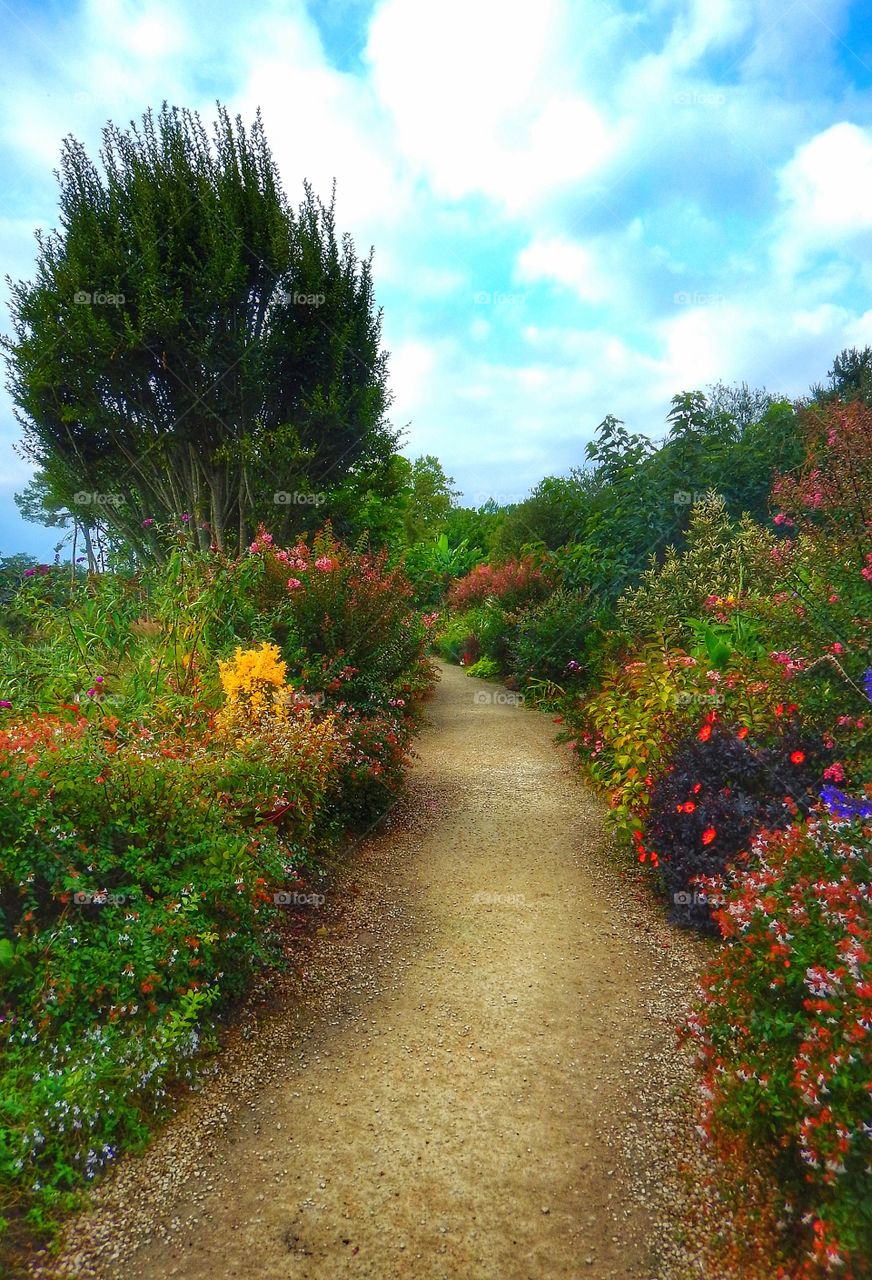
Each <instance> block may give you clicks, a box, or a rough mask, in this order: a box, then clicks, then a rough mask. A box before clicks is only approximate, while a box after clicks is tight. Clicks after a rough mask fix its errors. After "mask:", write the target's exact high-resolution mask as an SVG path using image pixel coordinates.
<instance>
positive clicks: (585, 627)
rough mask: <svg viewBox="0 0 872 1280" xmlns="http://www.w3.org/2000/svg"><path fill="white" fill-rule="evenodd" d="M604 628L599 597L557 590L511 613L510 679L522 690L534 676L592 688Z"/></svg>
mask: <svg viewBox="0 0 872 1280" xmlns="http://www.w3.org/2000/svg"><path fill="white" fill-rule="evenodd" d="M606 625H607V615H606V614H605V613H604V612H603V611H602V610H601V608H600V606H599V602H598V600H597V597H595V596H591V595H590V594H589V593H586V592H584V591H570V590H568V589H567V588H565V587H558V588H557V589H556V590H555V591H553V592H552V593H551V595H550V596H548V598H547V599H546V600H542V601H539V602H537V603H533V604H529V605H527V607H526V608H524V609H523V610H519V611H518V612H517V613H515V614H514V627H513V630H512V633H511V635H510V638H509V642H508V650H509V666H510V669H511V672H512V675H513V676H514V677H515V678H516V679H517V680H518V681H519V683H520V684H521V685H522V686H523V685H524V684H526V683H527V681H529V680H531V679H533V678H534V677H535V678H539V679H546V680H554V681H556V682H558V683H562V682H565V681H567V680H568V681H571V682H572V683H575V684H580V683H581V682H582V680H584V681H585V682H587V683H591V682H592V681H593V679H594V677H595V676H596V674H597V673H598V671H599V670H600V668H601V666H602V661H603V654H604V650H605V648H606V638H605V632H606Z"/></svg>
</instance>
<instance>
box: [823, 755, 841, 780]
mask: <svg viewBox="0 0 872 1280" xmlns="http://www.w3.org/2000/svg"><path fill="white" fill-rule="evenodd" d="M824 777H825V778H826V780H827V782H844V781H845V770H844V768H843V766H842V765H841V763H840V762H839V761H838V760H835V761H833V763H832V764H830V765H827V767H826V769H824Z"/></svg>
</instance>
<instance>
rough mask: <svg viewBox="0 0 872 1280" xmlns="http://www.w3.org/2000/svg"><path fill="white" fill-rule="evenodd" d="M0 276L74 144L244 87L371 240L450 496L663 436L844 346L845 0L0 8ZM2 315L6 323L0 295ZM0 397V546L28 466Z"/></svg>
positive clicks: (17, 531)
mask: <svg viewBox="0 0 872 1280" xmlns="http://www.w3.org/2000/svg"><path fill="white" fill-rule="evenodd" d="M0 48H3V50H4V66H3V69H2V77H0V268H2V269H0V276H5V275H6V274H8V275H10V276H11V277H12V278H13V279H29V278H31V277H32V274H33V264H34V258H35V243H34V230H35V229H36V228H38V227H41V228H43V229H45V230H48V229H49V228H53V227H55V226H56V225H57V214H58V205H57V183H56V179H55V177H54V170H56V168H57V166H58V162H59V158H60V150H61V144H62V140H63V138H64V137H65V136H67V135H70V134H72V135H73V136H75V137H76V138H77V139H79V140H80V141H81V142H82V143H83V144H84V146H85V147H86V149H87V150H88V152H89V153H90V154H91V155H93V156H96V155H97V153H98V152H99V148H100V140H101V129H102V127H103V125H104V124H105V122H106V121H107V120H108V119H111V120H113V121H114V122H115V123H117V124H121V125H126V124H127V123H128V122H129V121H131V120H133V119H139V118H140V117H141V115H142V113H143V111H145V110H146V108H147V107H149V106H152V107H159V105H160V103H161V102H162V101H163V100H165V99H166V100H167V101H169V102H170V103H172V104H174V105H177V106H180V107H189V108H192V109H195V110H198V111H199V112H200V113H201V115H202V116H203V118H204V120H205V121H208V122H211V120H212V119H213V118H214V114H215V102H216V100H220V101H221V102H223V103H225V104H226V105H227V106H228V108H229V110H230V112H231V114H232V115H234V116H235V115H236V114H240V115H241V116H242V119H243V121H244V122H245V123H246V124H249V123H250V122H251V121H252V119H253V118H254V114H255V112H256V110H257V108H258V107H259V108H260V109H261V111H262V114H263V119H264V124H265V127H266V133H267V137H268V140H269V142H270V145H271V148H272V151H273V154H274V156H275V158H276V161H277V163H278V166H279V169H280V172H281V174H282V179H283V183H284V187H285V191H286V194H287V195H288V197H289V199H290V200H291V202H292V203H293V204H296V203H298V202H299V199H300V198H301V196H302V185H303V181H304V180H306V179H307V180H308V181H309V182H311V183H312V184H313V186H314V188H315V190H316V192H317V193H318V194H321V195H323V196H324V197H325V198H329V195H330V190H331V187H332V184H333V182H334V180H335V181H336V184H337V200H336V208H337V220H338V226H339V228H340V230H342V231H348V232H350V233H351V235H352V236H353V238H354V241H355V244H356V246H357V249H358V252H359V253H361V254H363V255H365V254H366V253H368V251H369V249H370V246H373V247H374V259H373V270H374V280H375V287H376V296H377V301H378V303H379V304H380V305H381V306H382V307H383V308H384V327H383V334H384V341H385V346H386V348H387V350H388V351H389V352H390V361H389V369H390V385H391V389H392V392H393V397H394V399H393V404H392V408H391V419H392V421H393V423H394V425H396V426H399V427H404V428H405V429H406V431H407V435H406V437H405V442H404V445H403V451H404V452H405V453H406V454H408V455H409V456H410V457H417V456H419V455H421V454H425V453H429V454H435V455H436V456H437V457H439V458H440V460H441V461H442V463H443V465H444V467H445V469H446V471H447V472H448V473H449V474H450V475H452V476H453V477H454V478H455V480H456V482H457V485H458V487H459V488H460V489H461V491H462V493H463V500H464V502H465V504H467V505H476V506H477V505H480V504H481V503H483V502H484V501H486V500H487V498H489V497H493V498H495V499H496V500H497V501H499V502H512V501H517V500H519V499H520V498H522V497H523V496H524V495H525V494H526V493H527V492H528V491H529V489H530V488H531V487H532V486H533V485H534V484H535V483H536V482H537V481H538V480H539V479H540V478H541V477H542V476H544V475H560V474H565V473H566V472H567V471H568V470H569V469H570V468H572V467H573V466H578V465H580V464H581V463H582V461H583V459H584V447H585V444H586V443H587V442H588V441H589V440H590V439H591V438H592V436H593V434H594V431H595V429H596V426H597V424H598V423H599V422H601V421H602V419H603V418H604V417H605V416H606V415H607V414H614V415H615V416H616V417H618V418H621V419H622V420H624V421H625V422H626V423H627V425H628V427H629V428H630V429H632V430H634V431H641V432H644V433H645V434H647V435H649V436H651V437H652V438H655V439H657V438H661V437H662V435H663V433H664V430H665V417H666V414H667V412H668V410H669V402H670V399H671V398H672V396H673V395H675V394H676V393H678V392H680V391H687V390H692V389H697V388H704V387H706V386H707V385H710V384H712V383H714V382H717V381H723V382H726V383H736V382H747V383H748V384H749V385H750V386H752V387H765V388H767V389H768V390H770V391H771V392H774V393H776V394H783V395H788V396H798V395H802V394H804V393H806V392H807V391H808V388H809V386H810V385H811V384H812V383H814V382H818V381H823V380H825V378H826V374H827V371H828V369H829V368H830V366H831V364H832V360H833V357H834V356H835V355H836V354H837V353H838V352H839V351H840V350H841V349H842V348H844V347H850V346H865V345H867V344H872V299H870V289H872V252H870V250H872V10H870V9H869V6H868V3H866V2H865V0H858V2H856V3H849V2H848V0H813V2H812V3H805V2H804V0H647V2H646V3H625V4H624V3H620V0H535V3H530V0H524V2H523V3H522V2H521V0H438V3H435V2H432V0H430V2H425V0H309V2H308V3H307V2H306V0H246V3H245V4H239V3H238V2H234V3H229V2H227V0H173V2H172V3H165V2H164V0H139V2H134V0H33V2H32V3H16V2H15V0H11V2H10V0H0ZM0 293H2V297H0V331H2V332H5V333H8V332H10V331H11V323H10V318H9V311H8V304H7V299H8V290H7V289H6V287H5V286H4V287H3V288H2V289H0ZM19 435H20V428H19V427H18V424H17V423H16V421H15V417H14V414H13V409H12V404H11V401H10V399H9V397H8V394H6V393H5V392H3V393H2V394H0V555H9V554H12V553H14V552H17V551H29V552H31V553H32V554H34V555H39V556H43V557H45V558H50V553H51V551H52V548H53V546H54V544H55V542H56V540H57V537H58V533H57V531H55V530H46V529H43V528H42V527H41V526H39V525H35V524H28V523H25V522H24V521H22V520H21V519H20V517H19V515H18V513H17V510H16V508H15V505H14V502H13V494H14V492H15V491H17V490H20V489H21V488H22V487H23V486H24V485H25V484H26V483H27V480H28V479H29V476H30V474H31V468H30V467H29V465H28V463H27V462H26V461H25V460H24V459H22V458H21V457H20V456H19V455H18V454H17V453H16V451H15V448H14V445H15V442H16V441H17V440H18V438H19Z"/></svg>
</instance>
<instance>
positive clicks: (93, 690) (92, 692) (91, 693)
mask: <svg viewBox="0 0 872 1280" xmlns="http://www.w3.org/2000/svg"><path fill="white" fill-rule="evenodd" d="M96 692H97V690H96V689H89V690H88V697H89V698H93V697H94V695H95V694H96Z"/></svg>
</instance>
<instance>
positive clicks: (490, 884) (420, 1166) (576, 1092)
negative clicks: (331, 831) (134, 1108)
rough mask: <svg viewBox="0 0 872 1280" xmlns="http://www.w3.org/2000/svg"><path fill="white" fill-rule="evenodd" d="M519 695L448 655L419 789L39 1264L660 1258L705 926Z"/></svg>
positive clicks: (423, 745) (206, 1272)
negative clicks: (695, 933)
mask: <svg viewBox="0 0 872 1280" xmlns="http://www.w3.org/2000/svg"><path fill="white" fill-rule="evenodd" d="M508 698H509V695H507V694H506V692H505V691H504V690H502V689H500V688H499V687H498V686H496V685H492V684H485V683H484V682H483V681H480V680H473V679H470V678H468V677H467V676H466V675H465V674H464V673H463V671H462V670H460V669H458V668H454V667H443V668H442V669H441V681H440V684H439V686H438V688H437V690H436V693H435V694H434V697H433V699H432V700H431V702H430V703H429V704H428V718H429V724H428V727H427V728H426V729H425V730H424V731H423V733H422V734H421V736H420V739H419V742H418V752H419V758H418V759H417V761H416V763H415V766H414V767H413V769H412V771H411V777H410V785H409V794H408V796H407V798H406V799H405V801H404V802H403V803H402V804H401V805H400V806H398V808H397V810H396V811H395V812H394V814H393V815H391V818H390V819H389V821H388V823H387V824H386V826H385V827H383V828H382V829H381V831H380V832H379V833H378V834H377V835H376V836H373V837H370V838H367V839H365V840H364V841H362V842H361V843H360V845H359V846H358V847H357V848H356V849H354V850H353V852H352V853H351V855H350V856H349V857H348V858H346V859H345V860H344V862H343V864H342V866H341V867H340V869H339V871H338V872H337V874H336V877H335V879H334V881H333V884H332V889H331V890H328V892H327V901H326V902H325V903H324V905H323V906H322V907H318V908H313V909H312V912H313V914H315V915H316V916H317V923H316V925H313V927H312V928H311V929H310V930H309V932H308V934H307V936H306V937H304V938H302V939H300V940H299V942H298V944H295V947H296V948H297V950H295V951H294V953H293V954H294V957H295V958H294V965H293V968H292V971H291V973H290V974H289V975H288V976H287V978H285V979H282V981H281V982H279V983H278V984H277V986H276V987H275V988H274V989H272V990H271V991H270V992H269V994H268V997H267V998H265V999H261V1001H260V1002H259V1003H258V1002H257V1001H255V1002H252V1003H251V1004H250V1005H249V1006H248V1008H247V1010H246V1012H245V1014H244V1017H243V1019H242V1022H241V1024H240V1025H239V1027H238V1028H237V1029H236V1030H235V1031H234V1033H233V1034H232V1035H231V1036H230V1037H229V1041H228V1043H227V1044H226V1046H225V1050H224V1052H223V1054H222V1055H221V1057H220V1059H219V1061H218V1064H217V1069H216V1074H215V1075H214V1077H213V1078H212V1079H210V1080H208V1081H207V1083H206V1085H205V1087H204V1088H203V1089H202V1090H201V1091H200V1092H198V1093H196V1094H195V1095H193V1096H192V1097H191V1098H190V1099H189V1100H188V1101H187V1102H186V1103H185V1105H184V1106H183V1107H182V1108H181V1109H180V1111H179V1113H178V1114H177V1115H176V1116H174V1117H173V1118H172V1119H170V1120H169V1121H168V1122H167V1123H166V1124H165V1125H164V1127H163V1128H162V1130H161V1131H160V1132H159V1133H158V1134H157V1135H156V1136H155V1139H154V1141H153V1143H152V1145H151V1146H150V1148H149V1150H148V1151H147V1152H146V1154H145V1155H144V1156H142V1157H137V1158H134V1157H127V1158H126V1159H124V1160H122V1161H120V1162H119V1165H118V1167H117V1168H116V1169H115V1170H114V1171H113V1173H112V1174H111V1175H110V1176H109V1177H108V1178H107V1179H106V1180H105V1182H104V1183H103V1184H102V1185H101V1186H100V1187H99V1188H97V1190H96V1192H95V1197H94V1207H93V1209H92V1210H91V1211H90V1212H89V1213H86V1214H83V1215H80V1216H79V1217H78V1218H77V1219H76V1220H75V1221H74V1222H73V1223H72V1224H71V1228H70V1231H69V1233H68V1240H69V1244H68V1245H67V1247H66V1249H65V1252H64V1253H63V1254H62V1255H61V1257H60V1259H59V1260H56V1261H53V1262H49V1261H48V1258H47V1257H46V1256H45V1255H43V1256H42V1258H41V1259H40V1260H39V1261H38V1263H37V1264H36V1265H35V1267H34V1271H33V1274H35V1275H39V1276H41V1277H44V1278H47V1277H60V1276H76V1277H80V1278H81V1277H90V1276H94V1277H100V1278H101V1280H120V1278H121V1277H123V1278H124V1280H166V1278H167V1277H172V1276H179V1277H183V1278H184V1280H222V1278H224V1277H227V1278H230V1277H238V1278H239V1280H338V1278H340V1277H344V1276H348V1277H371V1278H372V1280H383V1278H386V1277H404V1278H406V1277H407V1278H408V1280H442V1278H443V1277H444V1278H445V1280H449V1278H450V1280H454V1278H455V1277H457V1278H460V1280H576V1278H577V1277H584V1276H591V1277H598V1278H602V1280H606V1278H607V1277H608V1278H610V1280H649V1278H653V1277H658V1280H660V1278H661V1277H664V1276H665V1275H666V1274H667V1270H666V1269H665V1268H666V1267H667V1263H666V1261H665V1260H664V1259H665V1257H666V1255H668V1254H670V1253H672V1254H673V1255H674V1251H675V1248H676V1246H675V1244H674V1242H672V1241H671V1237H672V1236H673V1235H674V1232H672V1231H671V1228H670V1223H669V1218H668V1215H669V1213H670V1208H669V1204H664V1202H663V1186H664V1184H665V1181H666V1180H665V1179H664V1177H663V1176H662V1175H663V1170H664V1163H663V1162H664V1160H665V1158H666V1142H667V1139H668V1136H669V1133H670V1132H671V1131H674V1130H675V1128H676V1127H677V1126H678V1127H680V1126H682V1125H684V1124H686V1123H687V1120H686V1116H685V1115H684V1113H683V1111H682V1106H681V1101H680V1096H679V1094H678V1092H677V1090H678V1088H679V1086H680V1085H681V1083H682V1081H684V1082H686V1080H687V1078H688V1075H687V1072H688V1067H687V1062H686V1060H685V1057H684V1055H683V1054H680V1053H679V1052H678V1051H677V1049H676V1047H675V1035H674V1026H675V1025H676V1024H677V1022H678V1021H679V1020H680V1018H681V1016H682V1012H683V1009H684V1006H685V1003H686V1001H687V1000H689V999H690V998H691V997H692V994H693V971H694V969H695V968H696V962H697V959H698V955H697V952H696V951H695V950H694V948H695V947H697V946H698V945H699V944H697V943H694V942H692V941H690V940H686V939H684V938H683V937H680V938H676V936H675V934H674V932H673V931H670V930H669V929H667V928H666V926H665V925H664V924H663V919H662V913H661V911H660V910H659V908H658V907H657V906H656V905H655V904H654V903H653V902H652V901H651V898H650V894H649V893H648V892H647V890H645V889H644V888H643V887H641V885H640V879H639V877H640V875H641V874H642V873H641V870H639V871H637V870H636V869H634V868H628V867H627V865H626V862H625V861H623V862H622V861H621V860H620V858H619V857H617V856H616V855H615V853H614V851H611V852H610V851H609V848H608V843H607V841H606V838H605V836H604V825H603V811H602V806H601V804H600V802H599V801H598V800H596V799H595V798H594V797H593V796H592V795H591V794H590V792H589V791H588V790H587V789H586V788H585V786H584V785H583V783H582V782H581V781H580V779H579V777H578V774H577V770H575V769H574V767H573V764H572V760H571V758H570V753H569V751H568V749H567V748H555V746H554V744H553V733H554V727H553V724H552V722H551V720H550V718H549V717H548V716H546V715H543V714H540V713H538V712H534V711H532V710H528V709H525V708H523V707H518V706H514V705H512V704H511V702H510V701H509V700H508ZM621 868H623V869H621ZM673 1084H674V1085H675V1090H674V1091H673V1092H672V1093H670V1086H671V1085H673ZM658 1197H659V1198H658ZM673 1212H674V1210H673ZM672 1265H674V1262H673V1264H672ZM668 1274H672V1272H671V1271H670V1272H668ZM676 1274H682V1272H681V1271H680V1270H679V1271H678V1272H677V1273H676ZM683 1274H685V1275H689V1274H690V1271H689V1270H688V1271H685V1272H684V1273H683Z"/></svg>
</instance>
